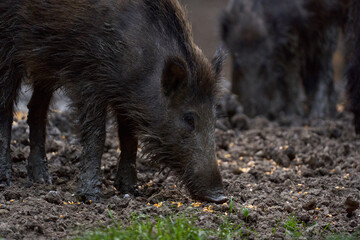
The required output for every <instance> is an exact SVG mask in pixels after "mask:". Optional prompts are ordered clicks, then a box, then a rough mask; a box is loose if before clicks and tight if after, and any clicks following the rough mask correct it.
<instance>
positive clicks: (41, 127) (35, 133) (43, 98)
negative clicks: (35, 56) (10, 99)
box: [27, 85, 53, 184]
mask: <svg viewBox="0 0 360 240" xmlns="http://www.w3.org/2000/svg"><path fill="white" fill-rule="evenodd" d="M52 95H53V91H52V90H49V89H43V88H41V87H39V86H36V85H35V86H34V92H33V95H32V97H31V100H30V102H29V104H28V109H29V116H28V124H29V127H30V155H29V158H28V166H27V171H28V178H29V180H30V181H33V182H37V183H48V184H51V177H50V174H49V172H48V169H47V166H46V163H47V159H46V153H45V139H46V121H47V112H48V109H49V105H50V100H51V97H52Z"/></svg>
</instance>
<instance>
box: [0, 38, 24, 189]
mask: <svg viewBox="0 0 360 240" xmlns="http://www.w3.org/2000/svg"><path fill="white" fill-rule="evenodd" d="M2 47H3V49H2ZM6 47H7V46H6V45H5V44H4V45H1V42H0V57H1V56H3V54H4V52H3V50H4V49H5V48H6ZM20 69H21V67H20V66H17V65H14V64H13V63H12V62H11V61H10V62H9V61H8V62H7V61H3V62H1V61H0V186H9V185H10V184H11V157H10V141H11V124H12V121H13V110H14V107H13V106H14V102H15V100H16V97H17V92H18V89H20V83H21V75H19V74H21V71H19V70H20Z"/></svg>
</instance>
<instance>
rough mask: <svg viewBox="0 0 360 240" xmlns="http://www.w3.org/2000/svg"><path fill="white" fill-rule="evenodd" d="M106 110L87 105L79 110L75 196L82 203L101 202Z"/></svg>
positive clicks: (102, 107)
mask: <svg viewBox="0 0 360 240" xmlns="http://www.w3.org/2000/svg"><path fill="white" fill-rule="evenodd" d="M94 106H95V107H96V109H94ZM99 109H101V110H99ZM106 109H107V107H106V106H99V105H96V104H89V103H88V104H86V106H81V107H80V108H79V113H80V115H79V116H80V117H79V123H80V129H81V142H82V146H83V152H82V154H81V159H80V171H81V172H80V177H79V180H78V192H77V196H78V198H79V200H81V201H84V202H89V201H90V200H91V201H96V202H101V201H102V192H101V185H102V184H101V177H102V176H101V157H102V154H103V151H104V143H105V137H106Z"/></svg>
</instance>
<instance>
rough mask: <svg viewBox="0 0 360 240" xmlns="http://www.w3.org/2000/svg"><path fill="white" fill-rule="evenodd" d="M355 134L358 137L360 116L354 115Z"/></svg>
mask: <svg viewBox="0 0 360 240" xmlns="http://www.w3.org/2000/svg"><path fill="white" fill-rule="evenodd" d="M355 132H356V134H357V135H360V114H355Z"/></svg>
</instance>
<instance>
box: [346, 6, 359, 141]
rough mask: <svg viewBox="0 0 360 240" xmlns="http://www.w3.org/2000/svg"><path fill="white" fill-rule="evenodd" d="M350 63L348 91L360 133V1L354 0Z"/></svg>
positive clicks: (351, 18) (349, 28) (349, 29)
mask: <svg viewBox="0 0 360 240" xmlns="http://www.w3.org/2000/svg"><path fill="white" fill-rule="evenodd" d="M347 41H348V45H350V47H351V49H350V50H349V51H350V63H349V66H348V70H347V79H348V82H347V92H348V97H349V99H350V109H351V111H352V112H353V113H354V117H355V119H354V120H355V121H354V122H355V131H356V133H357V134H359V135H360V2H359V1H358V0H353V1H352V3H351V11H350V14H349V22H348V26H347Z"/></svg>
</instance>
